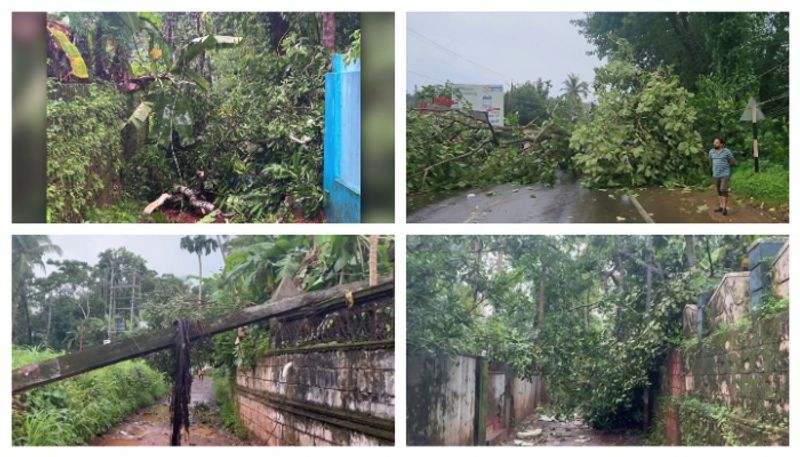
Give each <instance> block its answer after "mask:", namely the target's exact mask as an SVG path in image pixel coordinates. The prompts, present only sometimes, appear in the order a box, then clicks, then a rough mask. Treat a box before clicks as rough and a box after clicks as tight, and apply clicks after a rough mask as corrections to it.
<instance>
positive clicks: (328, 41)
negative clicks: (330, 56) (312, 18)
mask: <svg viewBox="0 0 800 457" xmlns="http://www.w3.org/2000/svg"><path fill="white" fill-rule="evenodd" d="M322 47H323V49H325V50H326V51H328V52H334V51H335V50H336V16H335V13H322Z"/></svg>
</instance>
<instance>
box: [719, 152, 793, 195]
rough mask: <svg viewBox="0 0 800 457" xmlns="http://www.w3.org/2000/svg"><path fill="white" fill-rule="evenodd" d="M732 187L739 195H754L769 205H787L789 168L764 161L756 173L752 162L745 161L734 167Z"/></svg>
mask: <svg viewBox="0 0 800 457" xmlns="http://www.w3.org/2000/svg"><path fill="white" fill-rule="evenodd" d="M731 189H732V190H733V191H734V192H735V193H736V194H737V195H740V196H744V197H752V198H754V199H756V200H758V201H762V202H764V203H765V204H767V205H771V206H774V205H785V204H788V203H789V170H788V169H787V168H784V167H782V166H780V165H778V164H773V163H769V162H767V161H764V162H762V163H761V164H760V172H759V173H758V174H756V173H755V172H754V171H753V165H752V163H750V162H745V163H742V164H740V165H739V166H737V167H736V168H734V170H733V175H732V176H731Z"/></svg>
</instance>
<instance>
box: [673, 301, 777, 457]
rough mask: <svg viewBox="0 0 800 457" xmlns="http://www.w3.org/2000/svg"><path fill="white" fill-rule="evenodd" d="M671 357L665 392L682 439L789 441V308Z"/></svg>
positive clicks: (690, 441)
mask: <svg viewBox="0 0 800 457" xmlns="http://www.w3.org/2000/svg"><path fill="white" fill-rule="evenodd" d="M676 351H677V350H676ZM676 357H677V359H678V360H681V362H680V363H679V366H680V370H678V371H676V370H674V368H675V367H674V366H673V365H674V361H675V360H676ZM669 360H670V361H671V362H673V363H671V364H669V367H670V368H672V369H668V370H667V371H668V372H669V373H670V374H669V377H670V378H671V379H670V380H668V381H667V382H666V383H665V384H664V385H665V387H666V391H665V392H664V394H665V397H666V398H667V399H668V402H669V403H671V404H677V411H678V421H679V426H680V433H679V438H678V440H679V441H678V442H679V443H680V444H688V445H724V444H759V445H766V444H788V439H789V437H788V418H789V416H788V415H789V313H788V312H783V313H780V314H776V315H773V316H767V317H764V318H761V319H757V320H755V321H753V322H751V323H748V321H742V323H740V324H739V325H737V326H733V327H731V328H730V329H729V330H727V331H718V332H716V333H714V334H712V335H709V336H708V337H706V338H705V339H703V340H701V341H698V342H697V343H696V344H694V345H689V346H686V347H684V348H683V349H682V350H680V354H679V355H675V354H673V355H671V357H670V359H669ZM681 381H682V382H683V386H682V389H681V388H680V387H681V386H680V383H681ZM665 414H666V413H665ZM665 422H666V424H667V425H669V417H667V419H666V420H665ZM668 428H669V427H668ZM665 433H667V434H669V429H667V430H666V432H665ZM674 440H675V438H673V439H672V440H669V441H670V442H672V444H678V442H675V441H674Z"/></svg>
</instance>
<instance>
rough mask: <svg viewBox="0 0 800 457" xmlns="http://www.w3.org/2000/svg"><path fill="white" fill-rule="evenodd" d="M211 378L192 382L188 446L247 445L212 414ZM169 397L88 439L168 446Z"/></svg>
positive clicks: (112, 443)
mask: <svg viewBox="0 0 800 457" xmlns="http://www.w3.org/2000/svg"><path fill="white" fill-rule="evenodd" d="M216 411H217V409H216V406H215V405H214V401H213V393H212V389H211V379H210V378H209V377H206V378H204V379H203V381H200V380H199V379H198V378H197V377H195V378H194V380H193V381H192V422H191V427H190V428H189V442H188V443H187V442H186V439H185V436H184V439H183V443H182V444H183V445H184V446H186V445H189V446H247V445H249V444H250V443H248V442H246V441H243V440H241V439H239V438H237V437H235V436H233V435H231V434H230V433H229V432H228V431H227V430H225V428H224V427H223V425H222V423H221V420H220V418H219V417H218V416H217V415H216ZM170 418H171V415H170V412H169V399H168V398H165V399H163V400H161V401H160V402H158V403H156V404H155V405H152V406H149V407H147V408H144V409H143V410H141V411H139V412H138V413H136V414H134V415H133V416H131V417H128V418H127V419H125V420H124V421H123V422H122V423H121V424H119V425H117V426H116V427H114V428H112V429H111V430H109V431H108V432H107V433H105V434H104V435H102V436H100V437H98V438H97V439H95V440H94V441H93V442H92V446H169V441H170V436H171V434H172V425H171V424H170Z"/></svg>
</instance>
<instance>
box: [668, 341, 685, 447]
mask: <svg viewBox="0 0 800 457" xmlns="http://www.w3.org/2000/svg"><path fill="white" fill-rule="evenodd" d="M684 383H685V379H684V376H683V360H682V357H681V351H680V350H679V349H673V350H672V351H671V352H670V353H669V356H667V389H668V390H667V393H668V396H667V398H668V402H669V403H668V404H667V405H666V418H665V421H664V435H665V436H664V437H665V438H666V441H667V444H669V445H670V446H680V444H681V423H680V410H679V406H678V402H679V401H680V400H681V398H682V397H683V391H684Z"/></svg>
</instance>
